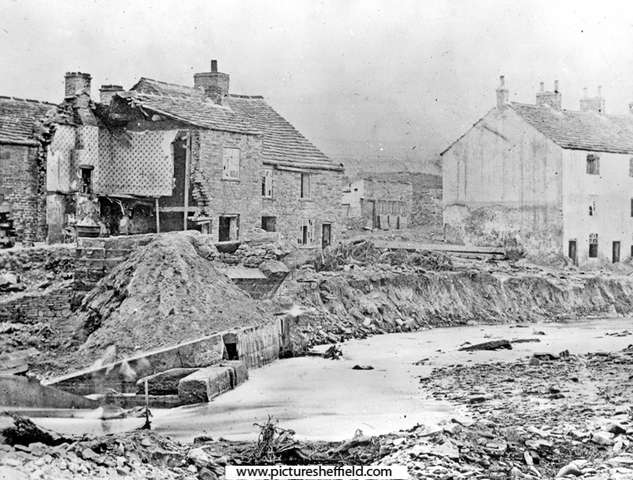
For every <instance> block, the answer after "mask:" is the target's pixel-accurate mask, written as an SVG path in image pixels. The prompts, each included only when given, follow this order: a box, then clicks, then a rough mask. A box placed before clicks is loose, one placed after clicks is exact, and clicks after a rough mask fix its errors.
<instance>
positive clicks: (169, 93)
mask: <svg viewBox="0 0 633 480" xmlns="http://www.w3.org/2000/svg"><path fill="white" fill-rule="evenodd" d="M119 95H120V96H122V97H124V98H126V97H127V98H129V99H130V101H131V102H132V104H134V105H137V106H140V107H142V108H144V109H147V110H151V111H153V112H155V113H158V114H163V115H165V116H167V117H170V118H174V119H177V120H181V121H183V122H186V123H189V124H192V125H195V126H199V127H202V128H208V129H211V130H220V131H227V132H236V133H244V134H256V135H262V136H263V152H262V157H263V158H262V159H263V162H264V163H268V164H274V165H279V166H287V167H297V168H317V169H326V170H337V171H342V170H343V167H342V166H341V165H337V164H334V163H333V162H332V161H331V160H330V159H329V158H328V157H327V156H325V155H324V154H323V153H322V152H321V151H320V150H319V149H318V148H316V147H315V146H314V145H313V144H312V143H310V141H308V140H307V139H306V138H305V137H304V136H303V135H301V133H299V132H298V131H297V130H296V129H295V128H294V127H293V126H292V125H291V124H290V122H288V121H287V120H285V119H284V118H283V117H282V116H281V115H279V114H278V113H277V112H276V111H275V110H273V109H272V108H271V107H270V106H269V105H268V104H267V103H266V101H265V100H264V98H263V97H261V96H247V95H230V97H229V100H228V102H227V103H228V105H216V104H215V103H214V102H212V101H211V100H208V99H206V98H205V95H204V92H203V91H202V90H200V89H197V88H194V87H187V86H184V85H176V84H173V83H166V82H161V81H158V80H151V79H148V78H141V80H139V82H138V83H137V84H136V85H134V86H133V87H132V89H131V91H130V92H122V93H121V94H119Z"/></svg>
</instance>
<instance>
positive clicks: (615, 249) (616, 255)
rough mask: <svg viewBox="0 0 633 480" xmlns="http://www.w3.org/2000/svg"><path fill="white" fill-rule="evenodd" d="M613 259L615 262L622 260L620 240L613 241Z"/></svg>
mask: <svg viewBox="0 0 633 480" xmlns="http://www.w3.org/2000/svg"><path fill="white" fill-rule="evenodd" d="M611 253H612V255H611V259H612V262H613V263H618V262H619V261H620V242H613V247H612V252H611Z"/></svg>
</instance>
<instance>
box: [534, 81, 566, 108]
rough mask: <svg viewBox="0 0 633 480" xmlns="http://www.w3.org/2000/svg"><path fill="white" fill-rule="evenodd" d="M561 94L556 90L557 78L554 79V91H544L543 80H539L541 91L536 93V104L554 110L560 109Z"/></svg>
mask: <svg viewBox="0 0 633 480" xmlns="http://www.w3.org/2000/svg"><path fill="white" fill-rule="evenodd" d="M561 103H562V95H561V93H560V92H559V91H558V80H555V81H554V91H553V92H545V91H544V87H543V82H541V91H540V92H538V93H537V94H536V104H537V105H538V106H539V107H541V106H543V105H547V106H549V107H550V108H552V109H554V110H560V109H561V107H562V105H561Z"/></svg>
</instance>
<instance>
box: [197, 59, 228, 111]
mask: <svg viewBox="0 0 633 480" xmlns="http://www.w3.org/2000/svg"><path fill="white" fill-rule="evenodd" d="M193 84H194V86H195V87H196V88H199V89H202V90H204V94H205V97H207V98H209V99H211V100H212V101H213V102H215V103H216V104H218V105H222V104H223V103H224V102H225V101H226V98H227V97H228V96H229V76H228V74H226V73H220V72H218V61H217V60H211V71H210V72H206V73H196V74H194V76H193Z"/></svg>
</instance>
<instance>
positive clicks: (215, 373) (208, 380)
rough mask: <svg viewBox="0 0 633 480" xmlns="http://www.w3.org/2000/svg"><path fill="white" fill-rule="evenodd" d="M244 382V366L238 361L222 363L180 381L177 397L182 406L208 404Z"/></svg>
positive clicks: (245, 370)
mask: <svg viewBox="0 0 633 480" xmlns="http://www.w3.org/2000/svg"><path fill="white" fill-rule="evenodd" d="M246 380H248V369H247V368H246V365H244V364H243V363H242V362H240V361H232V362H222V363H221V364H219V365H216V366H213V367H207V368H202V369H200V370H198V371H197V372H195V373H192V374H191V375H189V376H187V377H185V378H183V379H181V380H180V382H179V384H178V396H179V397H180V399H181V401H182V404H183V405H190V404H193V403H203V402H208V401H210V400H211V399H212V398H213V397H216V396H218V395H220V394H221V393H223V392H226V391H228V390H231V389H233V388H235V387H237V386H238V385H239V384H241V383H244V382H245V381H246Z"/></svg>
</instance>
